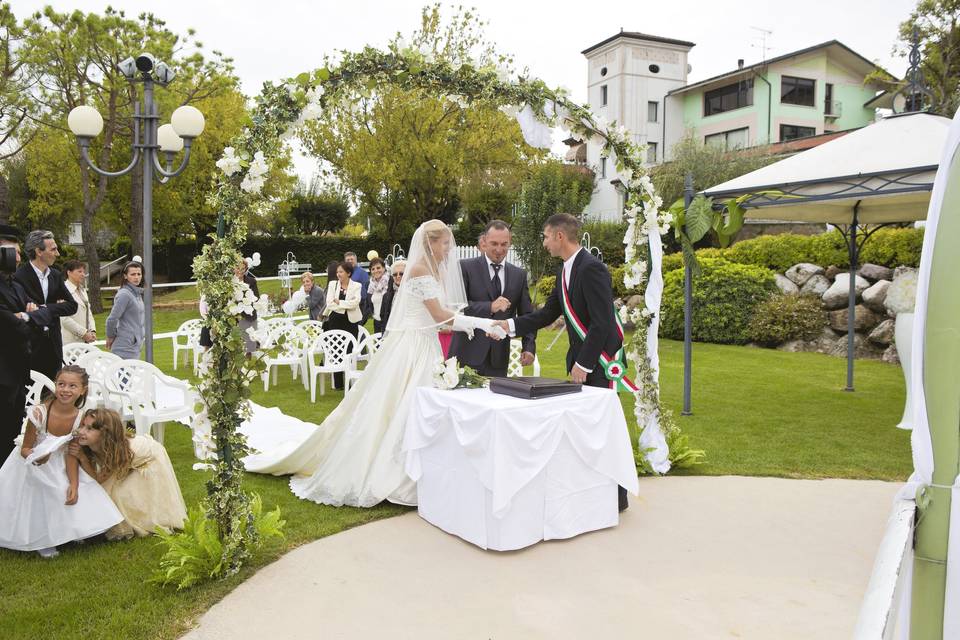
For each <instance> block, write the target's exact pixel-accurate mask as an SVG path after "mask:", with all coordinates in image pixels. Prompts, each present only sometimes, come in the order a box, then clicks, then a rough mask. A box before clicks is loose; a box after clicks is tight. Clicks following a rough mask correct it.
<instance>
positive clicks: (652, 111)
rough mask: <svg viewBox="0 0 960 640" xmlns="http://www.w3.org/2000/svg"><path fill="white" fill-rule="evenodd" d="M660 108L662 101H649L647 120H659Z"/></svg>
mask: <svg viewBox="0 0 960 640" xmlns="http://www.w3.org/2000/svg"><path fill="white" fill-rule="evenodd" d="M659 110H660V103H659V102H653V101H652V100H651V101H650V102H648V103H647V122H659V118H658V117H657V116H658V115H659V114H658V113H657V112H658V111H659Z"/></svg>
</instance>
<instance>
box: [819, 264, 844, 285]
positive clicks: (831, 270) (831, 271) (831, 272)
mask: <svg viewBox="0 0 960 640" xmlns="http://www.w3.org/2000/svg"><path fill="white" fill-rule="evenodd" d="M849 271H850V270H849V269H841V268H840V267H838V266H837V265H835V264H832V265H830V266H829V267H827V269H826V271H824V273H823V275H825V276H827V279H828V280H829V281H830V282H833V279H834V278H836V277H837V274H838V273H848V272H849Z"/></svg>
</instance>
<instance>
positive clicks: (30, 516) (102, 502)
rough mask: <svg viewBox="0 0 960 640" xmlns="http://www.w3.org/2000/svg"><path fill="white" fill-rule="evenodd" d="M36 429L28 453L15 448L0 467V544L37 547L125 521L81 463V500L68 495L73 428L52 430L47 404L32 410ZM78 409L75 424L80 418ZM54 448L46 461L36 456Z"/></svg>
mask: <svg viewBox="0 0 960 640" xmlns="http://www.w3.org/2000/svg"><path fill="white" fill-rule="evenodd" d="M28 415H29V416H30V421H31V422H32V423H33V425H34V428H36V430H37V442H36V445H34V450H33V454H31V455H30V457H28V458H24V457H23V456H21V455H20V447H17V448H15V449H14V450H13V451H12V452H11V453H10V455H9V456H8V457H7V460H6V462H4V463H3V467H0V547H4V548H7V549H14V550H17V551H36V550H38V549H45V548H47V547H55V546H57V545H60V544H64V543H66V542H70V541H72V540H83V539H84V538H89V537H91V536H95V535H97V534H99V533H103V532H105V531H106V530H107V529H109V528H110V527H112V526H114V525H115V524H119V523H120V522H122V521H123V516H122V515H121V514H120V511H119V510H118V509H117V507H116V506H114V504H113V501H112V500H110V496H108V495H107V492H106V491H104V489H103V488H102V487H101V486H100V485H99V484H98V483H97V481H96V480H94V479H93V478H91V477H90V476H89V475H87V473H86V472H85V471H84V470H83V469H82V468H81V469H79V470H78V473H79V474H80V476H79V477H80V482H79V484H78V487H77V503H76V504H73V505H67V504H65V502H66V499H67V488H68V486H69V484H70V483H69V481H68V480H67V468H66V453H67V445H68V444H69V443H70V440H71V439H72V437H73V433H72V432H71V433H68V434H66V435H63V436H55V435H51V434H50V433H48V432H47V411H46V407H45V406H43V405H39V406H36V407H32V408H31V409H30V411H29V413H28ZM82 415H83V412H82V411H81V412H80V413H78V414H77V420H76V421H75V422H74V424H73V430H76V428H77V427H78V426H79V424H80V420H81V418H82ZM47 454H49V456H50V458H49V459H48V460H47V462H46V463H44V464H42V465H35V464H33V461H34V460H35V459H37V458H41V457H43V456H44V455H47Z"/></svg>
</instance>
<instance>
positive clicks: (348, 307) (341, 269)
mask: <svg viewBox="0 0 960 640" xmlns="http://www.w3.org/2000/svg"><path fill="white" fill-rule="evenodd" d="M352 271H353V267H352V266H351V265H350V264H349V263H348V262H341V263H340V265H339V266H338V267H337V277H336V279H334V280H332V281H331V282H330V284H329V285H327V307H326V309H324V310H323V314H324V316H325V317H326V320H324V323H323V330H324V331H330V330H331V329H341V330H343V331H346V332H347V333H349V334H350V335H352V336H353V337H354V338H356V337H357V333H359V332H358V330H357V329H358V327H359V326H360V321H361V320H362V319H363V313H362V312H361V311H360V289H361V286H360V283H359V282H355V281H353V280H351V279H350V274H351V272H352ZM333 387H334V388H335V389H342V388H343V373H340V372H337V373H334V374H333Z"/></svg>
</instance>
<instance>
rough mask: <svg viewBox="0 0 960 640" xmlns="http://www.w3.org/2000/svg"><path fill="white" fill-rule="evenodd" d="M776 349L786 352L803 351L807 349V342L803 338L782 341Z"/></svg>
mask: <svg viewBox="0 0 960 640" xmlns="http://www.w3.org/2000/svg"><path fill="white" fill-rule="evenodd" d="M777 350H778V351H786V352H788V353H801V352H804V351H809V349H808V348H807V343H806V342H804V341H803V340H791V341H790V342H784V343H783V344H781V345H780V346H778V347H777Z"/></svg>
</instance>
